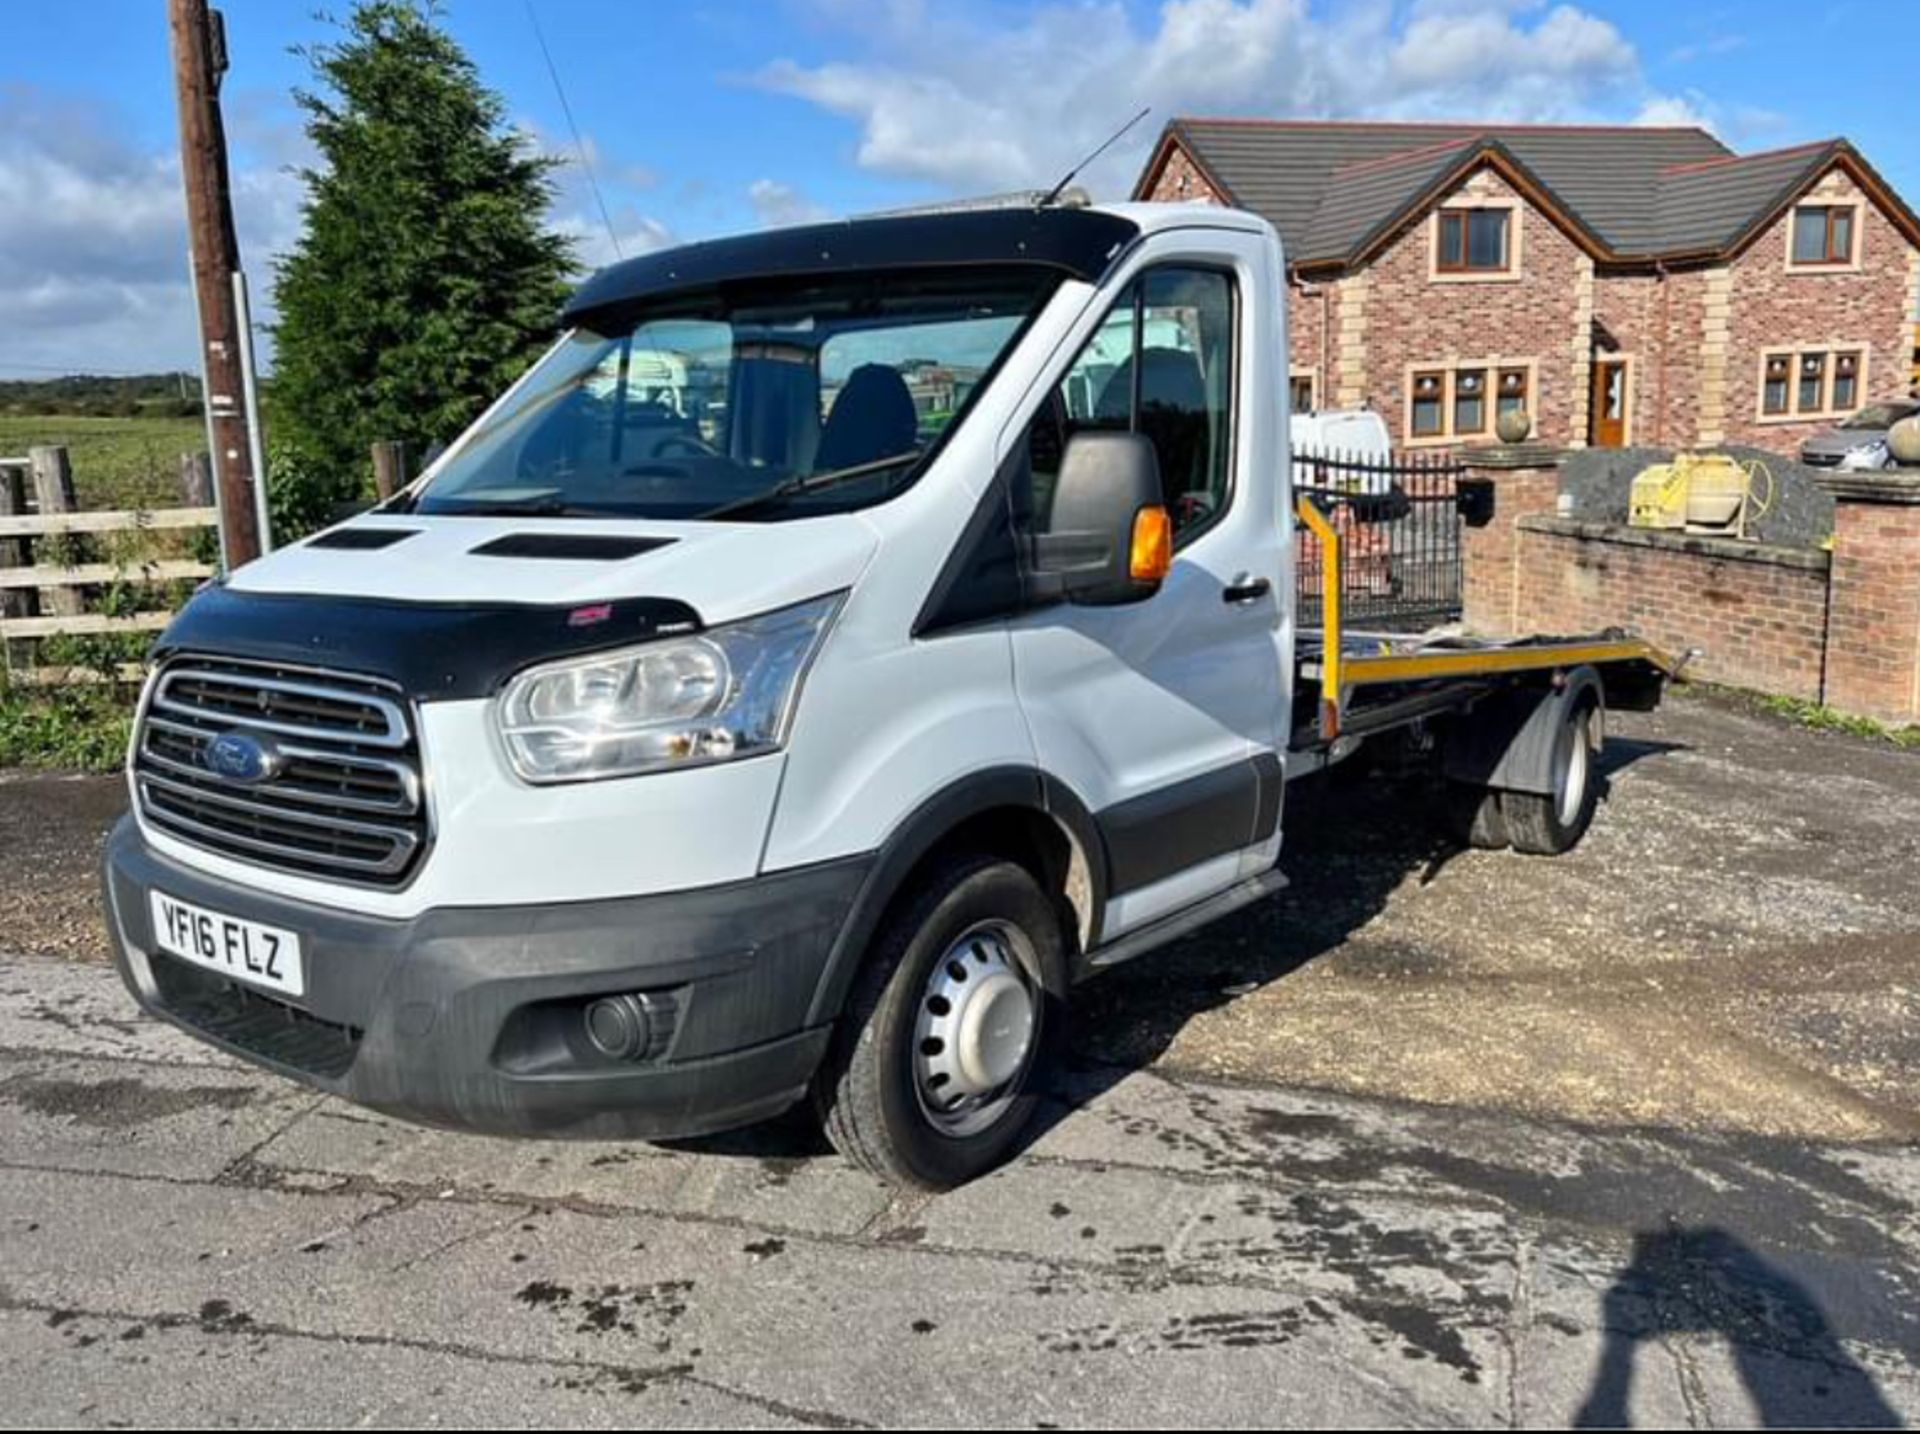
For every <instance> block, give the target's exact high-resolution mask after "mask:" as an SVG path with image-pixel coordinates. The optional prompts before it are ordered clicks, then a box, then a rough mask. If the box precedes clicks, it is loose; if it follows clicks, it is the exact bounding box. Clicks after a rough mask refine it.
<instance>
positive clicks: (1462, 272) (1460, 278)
mask: <svg viewBox="0 0 1920 1434" xmlns="http://www.w3.org/2000/svg"><path fill="white" fill-rule="evenodd" d="M1460 209H1504V210H1506V211H1507V214H1508V217H1507V267H1506V268H1504V269H1442V268H1441V267H1440V216H1441V215H1442V214H1443V213H1445V212H1447V211H1449V210H1460ZM1526 232H1527V225H1526V204H1525V202H1524V201H1522V200H1521V199H1520V198H1519V197H1518V196H1516V195H1507V194H1475V193H1472V192H1470V191H1464V192H1462V193H1459V194H1455V195H1453V196H1452V197H1451V198H1448V199H1446V200H1445V201H1443V202H1442V203H1440V204H1436V205H1435V206H1434V209H1433V213H1432V214H1431V215H1430V216H1429V217H1428V219H1427V278H1428V280H1429V281H1430V282H1432V283H1435V284H1516V283H1518V282H1519V281H1520V278H1521V274H1522V269H1523V266H1524V263H1525V254H1524V250H1525V248H1526V243H1525V239H1526Z"/></svg>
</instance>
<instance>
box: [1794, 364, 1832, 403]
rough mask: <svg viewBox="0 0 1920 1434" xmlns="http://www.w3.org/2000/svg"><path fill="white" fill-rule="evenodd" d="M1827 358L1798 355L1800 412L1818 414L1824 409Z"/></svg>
mask: <svg viewBox="0 0 1920 1434" xmlns="http://www.w3.org/2000/svg"><path fill="white" fill-rule="evenodd" d="M1826 398H1827V356H1826V355H1825V354H1801V355H1800V411H1801V412H1802V413H1819V412H1821V411H1822V410H1823V409H1825V407H1826Z"/></svg>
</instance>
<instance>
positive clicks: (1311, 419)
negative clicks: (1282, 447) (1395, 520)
mask: <svg viewBox="0 0 1920 1434" xmlns="http://www.w3.org/2000/svg"><path fill="white" fill-rule="evenodd" d="M1288 438H1289V441H1290V442H1291V444H1292V446H1293V486H1294V487H1295V488H1299V489H1311V488H1328V487H1333V486H1335V483H1334V481H1333V479H1332V478H1331V477H1330V476H1329V475H1327V474H1326V473H1325V472H1324V470H1323V469H1322V468H1320V467H1318V466H1317V465H1316V464H1315V463H1314V462H1313V461H1312V460H1313V459H1315V458H1322V459H1326V460H1331V461H1337V462H1338V463H1339V464H1340V465H1341V469H1342V471H1341V473H1340V474H1339V480H1340V481H1339V486H1341V487H1345V488H1349V489H1352V490H1353V491H1356V492H1362V493H1385V492H1386V491H1387V490H1388V489H1389V488H1390V487H1391V486H1392V479H1391V478H1390V477H1389V476H1388V474H1387V473H1386V472H1385V469H1386V467H1387V465H1388V464H1389V463H1391V462H1392V460H1393V440H1392V438H1391V437H1389V436H1388V434H1387V421H1386V420H1385V419H1384V418H1382V417H1381V416H1380V415H1379V414H1377V413H1375V412H1374V411H1373V410H1372V409H1370V408H1339V409H1316V410H1314V411H1313V412H1310V413H1296V414H1294V415H1293V420H1292V423H1291V426H1290V428H1289V432H1288ZM1355 464H1359V465H1363V468H1362V471H1359V472H1356V471H1354V468H1353V465H1355ZM1367 464H1378V465H1380V468H1381V470H1382V471H1381V472H1380V473H1378V474H1373V473H1367V472H1365V471H1364V465H1367Z"/></svg>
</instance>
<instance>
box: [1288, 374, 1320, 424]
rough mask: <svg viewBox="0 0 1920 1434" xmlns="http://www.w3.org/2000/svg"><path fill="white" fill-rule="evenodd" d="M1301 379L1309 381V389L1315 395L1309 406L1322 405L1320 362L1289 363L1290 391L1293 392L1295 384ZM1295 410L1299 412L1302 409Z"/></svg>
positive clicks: (1316, 406)
mask: <svg viewBox="0 0 1920 1434" xmlns="http://www.w3.org/2000/svg"><path fill="white" fill-rule="evenodd" d="M1301 379H1305V380H1306V381H1307V391H1308V393H1310V394H1311V395H1312V396H1313V402H1312V403H1310V404H1309V405H1307V406H1308V408H1310V409H1318V408H1319V406H1320V366H1319V365H1318V364H1298V363H1296V364H1289V365H1288V366H1287V388H1288V392H1289V393H1291V392H1292V388H1293V385H1294V384H1295V383H1297V382H1298V381H1299V380H1301ZM1294 412H1296V413H1298V412H1300V410H1299V409H1295V410H1294Z"/></svg>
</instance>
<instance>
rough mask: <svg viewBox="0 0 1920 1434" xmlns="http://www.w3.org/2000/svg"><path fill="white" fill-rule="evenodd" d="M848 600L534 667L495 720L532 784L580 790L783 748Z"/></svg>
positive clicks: (511, 689)
mask: <svg viewBox="0 0 1920 1434" xmlns="http://www.w3.org/2000/svg"><path fill="white" fill-rule="evenodd" d="M839 608H840V595H839V594H837V593H836V594H834V595H833V596H831V597H824V598H816V599H814V600H813V601H812V602H803V603H799V604H796V605H795V606H793V607H786V608H781V609H780V610H779V611H777V612H770V613H763V614H762V615H761V616H759V617H754V618H748V619H746V620H745V621H744V622H735V623H729V624H727V625H726V626H724V627H716V628H713V629H711V630H710V631H707V632H703V633H700V634H699V635H698V636H695V637H680V638H670V639H666V640H664V641H660V642H649V643H644V644H642V645H640V646H637V647H625V648H620V649H618V650H616V651H613V652H596V653H594V654H593V655H592V656H590V657H573V658H568V659H567V660H565V661H564V662H549V663H544V664H542V665H541V666H539V667H530V668H528V669H527V670H526V671H525V672H522V673H521V674H519V676H517V677H515V678H514V679H513V680H512V681H511V682H509V683H508V684H507V689H506V691H505V692H503V693H502V694H501V695H500V700H499V702H498V703H497V704H496V705H495V707H494V720H495V722H496V724H497V725H498V727H499V731H500V737H501V741H502V743H503V744H504V746H505V747H506V752H507V760H508V761H509V762H511V763H512V764H513V770H514V771H515V772H517V773H518V774H519V775H520V777H521V779H522V780H524V781H528V782H542V783H544V782H581V781H591V780H593V779H595V778H599V777H626V776H633V775H635V774H637V773H640V772H657V771H664V770H669V769H672V768H675V767H694V766H700V765H702V764H704V763H708V762H726V761H731V760H733V759H734V758H736V757H752V756H757V755H758V754H760V753H762V752H773V751H777V750H779V748H780V746H781V744H783V743H784V742H785V741H786V740H787V728H788V726H789V725H790V724H791V722H792V718H793V709H794V705H795V701H796V699H797V698H798V696H799V694H800V683H801V679H802V678H804V677H805V675H806V671H807V667H808V666H809V665H810V664H811V663H812V661H813V655H814V653H815V652H817V651H818V650H819V647H820V640H821V638H822V637H824V636H825V634H826V631H827V627H828V625H829V624H830V623H831V622H832V620H833V615H834V614H835V613H836V612H838V611H839Z"/></svg>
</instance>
